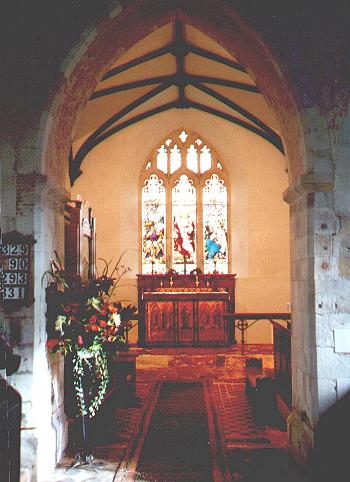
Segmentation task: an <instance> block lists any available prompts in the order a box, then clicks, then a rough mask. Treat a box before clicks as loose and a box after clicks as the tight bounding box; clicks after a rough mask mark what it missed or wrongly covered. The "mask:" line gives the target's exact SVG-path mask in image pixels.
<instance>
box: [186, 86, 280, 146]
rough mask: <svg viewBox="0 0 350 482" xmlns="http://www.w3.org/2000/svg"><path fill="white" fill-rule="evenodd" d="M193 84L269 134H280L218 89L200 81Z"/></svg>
mask: <svg viewBox="0 0 350 482" xmlns="http://www.w3.org/2000/svg"><path fill="white" fill-rule="evenodd" d="M192 86H193V87H195V88H196V89H198V90H200V91H201V92H204V93H205V94H207V95H209V96H211V97H213V98H214V99H216V100H218V101H219V102H222V103H223V104H225V105H226V106H227V107H229V108H230V109H232V110H235V111H236V112H238V113H239V114H241V115H243V116H244V117H245V118H246V119H248V120H250V121H251V122H253V123H254V124H255V125H257V126H258V127H259V128H260V129H262V130H264V131H265V132H266V133H267V134H268V135H270V136H272V137H273V136H278V134H277V133H276V132H275V131H274V130H273V129H271V127H269V126H268V125H267V124H265V123H264V122H263V121H262V120H261V119H259V118H258V117H256V116H255V115H254V114H252V113H251V112H249V111H247V110H246V109H244V107H242V106H240V105H239V104H236V102H233V101H232V100H230V99H228V98H227V97H225V96H223V95H221V94H220V93H219V92H216V90H213V89H211V88H210V87H207V86H206V85H203V84H201V83H199V82H196V83H194V84H192Z"/></svg>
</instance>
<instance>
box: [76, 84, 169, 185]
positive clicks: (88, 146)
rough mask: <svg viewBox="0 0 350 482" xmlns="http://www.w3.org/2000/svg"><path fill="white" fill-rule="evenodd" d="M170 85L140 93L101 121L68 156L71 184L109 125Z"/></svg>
mask: <svg viewBox="0 0 350 482" xmlns="http://www.w3.org/2000/svg"><path fill="white" fill-rule="evenodd" d="M169 86H170V85H167V84H162V85H160V86H157V87H156V88H154V89H152V90H150V91H149V92H147V93H146V94H144V95H142V96H141V97H138V98H137V99H136V100H135V101H134V102H131V104H128V105H127V106H126V107H124V108H123V109H121V110H120V111H118V112H117V113H116V114H114V115H113V116H111V117H109V118H108V119H107V120H106V121H105V122H103V123H102V124H101V125H100V126H99V127H98V128H97V129H96V130H95V131H94V132H93V133H92V134H91V135H90V136H89V137H88V138H87V139H86V140H85V141H84V142H83V144H82V145H81V146H80V148H79V149H78V151H77V152H76V154H75V155H74V156H73V155H72V156H70V159H69V164H70V172H72V173H73V177H72V176H70V179H71V183H72V184H73V182H74V180H75V179H76V178H77V177H74V176H76V174H77V173H78V172H80V165H81V163H82V162H83V159H84V158H85V156H86V155H87V154H88V153H89V152H90V151H91V150H92V149H93V148H94V147H95V146H96V145H97V144H99V143H100V141H98V138H99V136H101V135H102V134H103V133H104V132H105V131H106V130H107V129H108V128H109V127H111V126H112V125H113V124H115V123H116V122H117V121H118V120H120V119H121V118H122V117H124V116H125V115H127V114H129V113H130V112H131V111H132V110H134V109H136V108H137V107H139V106H140V105H142V104H144V103H145V102H147V101H148V100H149V99H151V98H152V97H154V96H156V95H158V94H160V93H161V92H163V91H164V90H166V89H167V88H169ZM79 175H80V174H79Z"/></svg>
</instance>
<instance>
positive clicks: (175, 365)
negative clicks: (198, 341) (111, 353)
mask: <svg viewBox="0 0 350 482" xmlns="http://www.w3.org/2000/svg"><path fill="white" fill-rule="evenodd" d="M130 352H131V353H134V354H135V355H137V358H136V368H137V369H141V370H147V369H154V368H158V369H165V368H169V369H171V368H172V369H181V368H191V367H193V368H195V367H197V368H222V369H226V370H230V371H235V372H241V373H242V375H243V374H244V373H245V368H246V366H249V365H251V364H253V365H254V364H258V365H260V366H261V367H262V368H263V369H270V370H273V366H274V362H273V346H272V345H262V344H261V345H246V346H245V354H243V355H242V354H241V347H240V345H234V346H232V347H220V348H214V347H195V348H187V347H181V348H132V349H131V350H130Z"/></svg>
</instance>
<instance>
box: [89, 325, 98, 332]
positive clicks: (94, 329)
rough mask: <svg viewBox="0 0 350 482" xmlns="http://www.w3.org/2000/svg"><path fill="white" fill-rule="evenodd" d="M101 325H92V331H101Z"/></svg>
mask: <svg viewBox="0 0 350 482" xmlns="http://www.w3.org/2000/svg"><path fill="white" fill-rule="evenodd" d="M99 329H100V328H99V327H98V326H97V325H91V327H90V330H91V331H99Z"/></svg>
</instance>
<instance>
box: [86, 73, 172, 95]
mask: <svg viewBox="0 0 350 482" xmlns="http://www.w3.org/2000/svg"><path fill="white" fill-rule="evenodd" d="M175 79H176V77H175V75H174V74H171V75H162V76H159V77H150V78H149V79H142V80H135V81H133V82H126V83H125V84H120V85H114V86H111V87H106V88H105V89H100V90H96V91H95V92H94V93H93V94H92V96H91V97H90V100H94V99H98V98H99V97H105V96H106V95H111V94H116V93H118V92H123V91H125V90H131V89H137V88H138V87H145V86H147V85H154V84H161V83H166V84H174V83H175Z"/></svg>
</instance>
